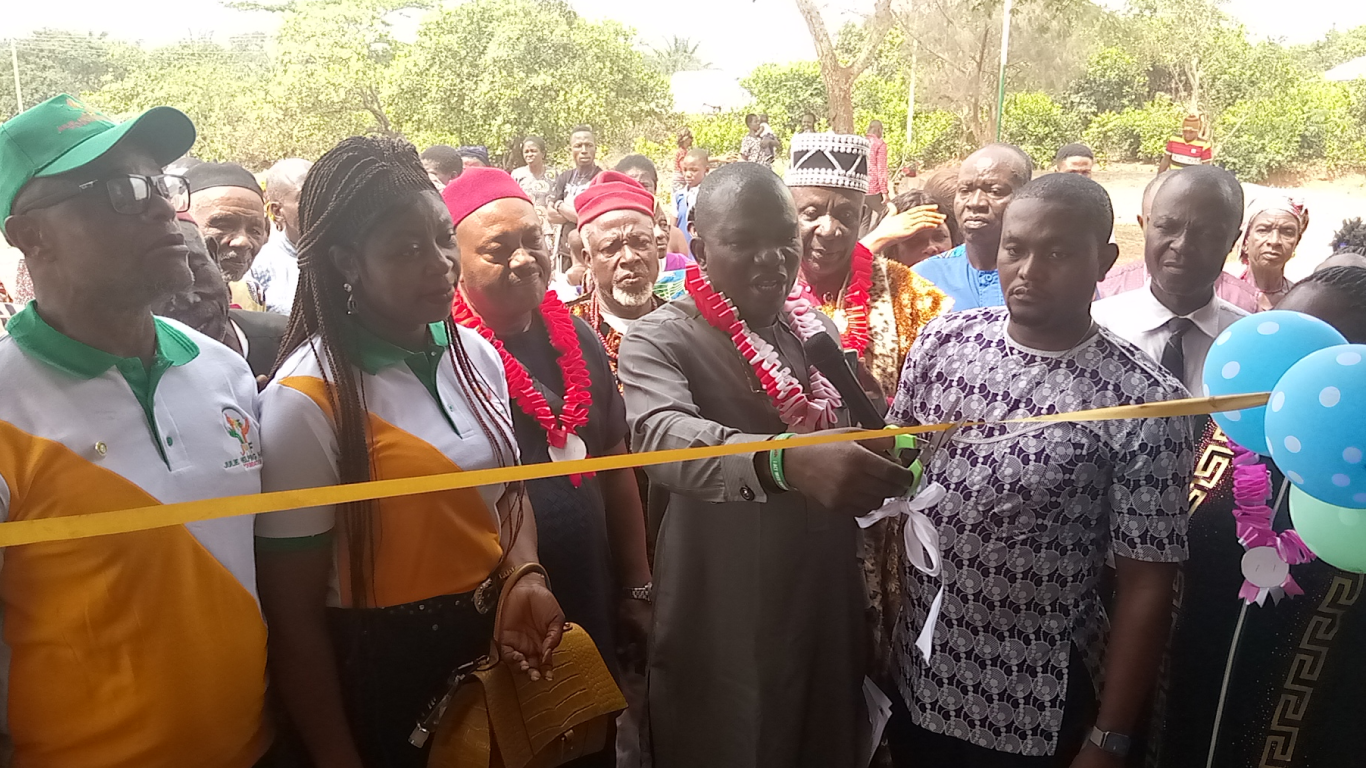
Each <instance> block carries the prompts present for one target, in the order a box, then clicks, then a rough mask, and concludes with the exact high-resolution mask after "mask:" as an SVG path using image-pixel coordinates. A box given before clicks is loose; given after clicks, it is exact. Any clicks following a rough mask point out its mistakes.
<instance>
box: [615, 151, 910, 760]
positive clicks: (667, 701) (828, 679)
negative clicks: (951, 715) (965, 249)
mask: <svg viewBox="0 0 1366 768" xmlns="http://www.w3.org/2000/svg"><path fill="white" fill-rule="evenodd" d="M696 212H697V225H696V226H697V236H696V237H695V238H694V239H693V244H692V247H693V251H694V254H695V255H696V256H697V262H698V263H697V265H694V266H690V267H689V268H688V271H689V295H688V296H684V297H682V298H680V299H678V300H676V301H674V302H671V303H669V304H666V305H665V306H663V307H660V308H659V309H657V310H655V311H654V312H651V313H650V314H648V315H646V316H645V317H643V318H641V319H639V320H637V321H635V322H634V323H633V324H632V326H631V328H630V330H629V331H627V334H626V338H625V340H624V341H623V342H622V345H621V354H620V359H619V361H620V368H619V370H618V374H619V376H620V378H621V381H622V385H623V387H624V389H625V395H626V405H627V413H628V417H629V420H630V424H631V435H632V447H633V448H634V449H636V450H639V451H656V450H665V449H671V448H683V447H696V446H708V445H727V444H733V443H739V442H752V441H763V440H773V442H769V443H767V445H770V446H772V447H771V448H769V449H768V450H758V451H754V452H749V453H743V454H740V455H735V456H727V457H722V458H716V459H703V460H697V461H690V462H685V463H678V464H666V465H659V466H653V467H648V468H646V472H647V474H649V476H650V479H651V481H652V482H653V483H654V484H656V485H654V486H652V487H659V488H663V489H666V490H667V491H668V494H669V499H668V508H667V511H666V512H665V513H664V519H663V524H662V528H661V530H660V533H659V540H658V544H657V548H656V557H655V578H656V590H655V623H654V636H653V639H652V644H651V650H650V673H649V686H650V692H649V695H650V721H651V727H650V730H651V735H652V738H653V740H654V745H655V753H654V761H655V763H654V764H655V765H656V766H659V767H660V768H676V767H683V766H698V765H716V766H725V767H726V768H797V767H808V766H809V767H810V768H817V767H818V766H819V767H820V768H853V766H855V765H856V764H857V761H858V760H860V759H862V760H864V761H865V764H866V760H867V755H866V754H863V755H862V756H860V753H861V752H864V751H865V750H866V746H867V743H868V740H869V738H870V735H869V734H868V733H867V732H866V727H867V721H866V713H865V712H864V704H863V694H862V692H861V682H862V680H863V677H864V674H865V662H864V658H863V650H864V649H863V636H864V631H863V608H864V591H863V579H862V575H861V573H860V569H859V564H858V559H857V551H856V542H857V537H858V529H857V525H856V524H855V522H854V517H856V516H858V515H861V514H865V513H867V512H868V511H870V510H872V509H874V508H877V507H880V506H881V505H882V503H883V499H884V498H886V497H888V496H895V495H899V494H902V493H904V492H905V491H906V489H907V488H909V487H910V485H911V482H912V477H911V473H910V471H909V470H907V469H905V468H903V467H902V466H901V465H899V464H897V463H894V462H893V461H891V460H889V459H887V458H885V457H884V456H881V455H879V454H877V453H874V452H873V450H870V449H869V448H865V447H864V446H862V445H859V444H856V443H836V444H830V445H821V446H812V447H805V448H792V449H788V450H783V449H782V447H781V446H782V440H781V438H784V437H788V436H790V434H791V433H793V432H809V431H812V430H817V429H828V428H830V427H838V426H843V425H846V424H848V414H847V412H846V410H845V409H844V407H843V406H842V405H841V404H839V403H838V395H837V394H834V390H833V388H832V387H831V386H830V384H829V383H828V382H826V381H825V380H824V378H823V377H820V376H819V375H818V374H816V373H814V372H813V371H812V370H811V369H809V368H808V366H807V363H806V356H805V353H804V352H803V347H802V343H803V340H804V339H805V338H809V337H811V336H813V335H815V334H820V333H826V334H830V335H832V336H833V335H834V334H835V331H834V329H833V325H832V324H831V323H830V322H829V321H828V320H827V319H825V318H824V317H823V316H821V315H819V313H815V312H814V311H812V312H808V311H807V310H809V308H810V304H809V303H807V302H805V301H803V302H801V303H802V304H803V306H804V307H805V309H803V311H802V313H801V314H796V312H795V310H789V309H788V308H786V307H785V302H786V300H787V296H788V293H789V291H790V290H791V289H792V286H793V284H794V283H795V282H796V279H797V272H798V269H799V264H800V261H801V250H802V248H801V236H800V233H799V230H798V223H797V211H796V208H795V207H794V206H793V204H792V198H791V195H790V194H789V193H788V191H787V189H786V188H785V187H784V186H783V183H782V181H780V180H779V179H778V177H777V176H776V175H774V174H773V172H772V171H770V170H769V169H768V168H766V167H764V166H762V165H759V164H755V163H735V164H733V165H728V166H725V167H723V168H721V169H720V170H718V171H716V172H715V173H714V174H712V175H710V176H709V177H708V178H707V179H706V180H705V181H703V183H702V186H701V189H700V190H699V192H698V198H697V207H696ZM727 317H728V318H729V319H725V318H727ZM736 327H738V328H739V329H740V330H735V328H736ZM735 336H740V337H742V338H743V340H744V344H745V345H746V346H750V347H753V348H755V349H758V348H763V349H764V350H771V351H772V354H773V355H774V358H775V359H776V361H777V364H776V365H775V366H773V367H772V368H766V367H763V366H757V365H754V364H752V363H751V362H750V361H749V360H748V359H747V358H746V357H745V356H744V355H743V354H742V352H741V348H740V347H739V346H738V343H737V342H736V341H735V340H734V337H735ZM765 354H767V352H765ZM761 373H762V375H761ZM765 380H773V381H781V382H783V388H781V389H780V390H779V391H781V392H783V393H785V394H784V395H783V396H782V397H778V396H773V395H770V394H768V391H767V389H766V387H765V385H764V384H763V383H762V382H764V381H765ZM832 395H833V398H832ZM881 442H890V441H881ZM875 447H876V448H877V449H879V450H885V449H886V448H887V447H888V446H884V445H876V446H875ZM861 728H863V729H865V730H864V731H862V732H861Z"/></svg>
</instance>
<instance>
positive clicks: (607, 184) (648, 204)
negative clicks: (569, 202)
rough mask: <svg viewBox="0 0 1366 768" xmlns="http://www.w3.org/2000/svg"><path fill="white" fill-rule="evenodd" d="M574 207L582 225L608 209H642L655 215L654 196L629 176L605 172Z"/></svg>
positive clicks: (641, 210)
mask: <svg viewBox="0 0 1366 768" xmlns="http://www.w3.org/2000/svg"><path fill="white" fill-rule="evenodd" d="M574 208H575V209H576V210H577V211H578V214H579V226H583V225H584V224H587V223H588V222H590V221H592V220H593V219H596V218H597V217H599V216H601V215H603V214H604V213H608V212H609V211H640V212H641V213H643V214H645V215H646V216H649V217H650V218H654V215H655V198H654V195H651V194H650V193H649V192H647V191H645V187H642V186H640V182H638V181H636V180H635V179H633V178H631V177H630V176H627V175H626V174H624V173H618V172H616V171H603V172H602V173H599V174H598V177H597V178H596V179H593V183H592V184H589V185H588V188H587V189H585V190H584V191H582V192H580V193H579V196H578V197H576V198H574Z"/></svg>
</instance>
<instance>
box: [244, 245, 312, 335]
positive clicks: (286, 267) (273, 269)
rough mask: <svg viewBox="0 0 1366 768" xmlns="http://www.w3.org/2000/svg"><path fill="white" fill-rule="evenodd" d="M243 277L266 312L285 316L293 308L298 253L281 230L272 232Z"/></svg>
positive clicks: (297, 270) (297, 281)
mask: <svg viewBox="0 0 1366 768" xmlns="http://www.w3.org/2000/svg"><path fill="white" fill-rule="evenodd" d="M245 279H246V283H247V285H248V286H250V287H252V288H254V292H255V294H256V295H257V296H260V297H261V303H262V304H263V305H265V308H266V311H267V312H276V313H278V314H281V315H288V314H289V313H290V312H291V311H293V309H294V293H295V291H296V290H298V287H299V252H298V250H297V249H296V248H295V247H294V243H291V242H290V241H289V238H288V237H287V236H286V235H285V232H284V230H282V229H276V230H272V231H271V233H270V239H269V240H267V241H266V244H265V247H263V248H262V249H261V252H260V253H258V254H256V260H255V261H253V262H252V263H251V269H250V270H248V271H247V275H246V278H245Z"/></svg>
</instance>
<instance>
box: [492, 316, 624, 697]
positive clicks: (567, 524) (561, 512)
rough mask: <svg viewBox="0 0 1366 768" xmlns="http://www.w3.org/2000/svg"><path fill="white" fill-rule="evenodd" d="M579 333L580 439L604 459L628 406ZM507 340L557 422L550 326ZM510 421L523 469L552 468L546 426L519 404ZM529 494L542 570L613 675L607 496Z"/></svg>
mask: <svg viewBox="0 0 1366 768" xmlns="http://www.w3.org/2000/svg"><path fill="white" fill-rule="evenodd" d="M574 330H575V331H576V332H577V334H578V337H579V347H580V349H582V350H583V358H584V363H585V364H586V365H587V368H588V376H589V378H590V379H591V380H592V384H591V386H590V390H591V392H592V395H593V401H592V404H591V405H590V406H589V410H588V423H587V424H585V425H583V426H582V427H579V429H578V430H577V432H576V433H575V434H577V435H578V436H579V437H581V438H583V442H584V444H585V445H587V446H588V455H589V456H602V455H604V454H605V453H606V452H607V451H608V450H609V449H611V448H613V447H614V446H616V445H617V444H619V443H621V442H622V441H623V440H625V439H626V404H625V403H624V402H623V401H622V399H621V393H620V392H618V391H617V385H616V380H615V379H614V378H613V376H612V369H611V367H610V365H609V363H608V360H607V351H606V350H604V349H603V348H602V342H601V341H599V340H598V336H597V334H595V333H594V332H593V329H591V328H589V327H588V324H587V323H585V322H584V321H583V320H581V319H579V318H577V317H576V318H574ZM501 339H502V342H503V345H504V346H505V347H506V348H507V351H508V352H510V353H511V354H512V356H513V357H515V358H517V360H518V361H519V362H520V363H521V364H522V365H524V366H526V369H527V372H528V373H530V374H531V376H532V378H533V379H535V381H536V383H537V386H538V389H539V390H540V391H541V394H542V395H544V396H545V398H546V401H547V402H548V403H550V409H551V410H552V411H554V412H555V413H556V414H557V415H558V414H559V413H560V412H561V411H562V410H563V409H564V401H563V400H562V399H561V398H562V397H563V395H564V382H563V381H562V380H561V377H560V368H559V363H558V358H559V353H558V352H557V351H556V350H555V348H554V347H553V346H551V344H550V335H549V334H548V333H547V332H546V329H545V325H544V324H543V323H542V322H541V321H540V319H539V317H538V318H537V320H536V322H534V323H532V325H531V328H530V329H529V330H527V331H526V332H524V333H520V334H517V335H515V336H505V337H501ZM512 416H513V426H514V427H515V428H516V431H517V445H518V447H519V448H520V449H521V452H522V463H523V464H540V463H544V462H547V461H550V447H549V444H548V443H547V442H546V434H545V430H544V429H542V428H541V425H540V424H538V423H537V422H536V420H535V419H533V418H531V417H530V416H528V415H526V414H525V413H523V412H522V410H521V408H519V407H518V406H517V404H516V402H515V401H514V402H513V404H512ZM527 494H528V495H529V496H530V498H531V504H532V507H533V508H534V509H535V511H536V535H537V539H538V541H539V554H540V558H541V564H542V565H544V566H545V568H546V571H547V572H548V573H549V574H550V586H551V590H552V591H553V592H554V593H555V597H556V598H557V599H558V600H559V601H560V607H562V608H563V609H564V615H565V618H566V619H568V620H569V621H572V622H574V623H576V624H579V625H580V626H582V627H583V628H584V629H585V630H587V632H588V634H589V635H590V636H591V637H592V638H593V640H594V642H596V643H597V646H598V651H599V652H600V653H601V654H602V657H603V659H604V660H605V661H606V662H607V665H608V668H609V669H612V670H613V671H614V672H615V671H616V668H617V666H616V658H615V648H616V645H615V631H614V630H615V616H616V603H617V584H616V579H615V577H614V576H613V570H612V556H611V548H610V546H609V545H608V539H607V512H606V506H605V505H604V503H603V497H602V489H601V487H600V486H599V484H598V481H597V480H596V479H589V478H585V479H583V480H582V484H581V485H580V486H579V487H577V488H575V487H574V485H573V484H572V483H571V482H570V479H569V478H567V477H549V478H545V479H543V480H532V481H529V482H528V483H527Z"/></svg>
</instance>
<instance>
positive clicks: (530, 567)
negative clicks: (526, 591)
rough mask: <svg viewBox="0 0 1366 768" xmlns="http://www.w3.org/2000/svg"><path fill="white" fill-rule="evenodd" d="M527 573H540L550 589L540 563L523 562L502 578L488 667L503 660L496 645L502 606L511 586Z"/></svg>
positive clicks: (500, 628) (546, 575)
mask: <svg viewBox="0 0 1366 768" xmlns="http://www.w3.org/2000/svg"><path fill="white" fill-rule="evenodd" d="M529 573H539V574H541V577H542V578H544V579H545V586H546V589H550V574H549V573H546V570H545V566H543V565H541V564H540V563H523V564H521V565H519V566H517V568H516V569H515V570H514V571H513V572H512V573H511V574H509V575H508V577H507V578H506V579H503V589H502V591H501V592H499V593H498V611H497V612H496V613H495V614H494V618H493V640H492V641H491V642H490V643H489V663H488V666H489V667H494V666H497V665H498V664H499V662H501V661H502V660H503V658H502V650H501V649H500V648H499V647H498V637H499V636H500V635H502V634H503V606H504V604H506V603H507V599H508V595H509V594H510V593H511V592H512V588H513V587H515V586H517V582H519V581H521V580H522V577H523V576H526V575H527V574H529Z"/></svg>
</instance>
